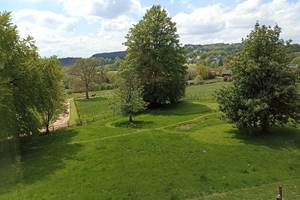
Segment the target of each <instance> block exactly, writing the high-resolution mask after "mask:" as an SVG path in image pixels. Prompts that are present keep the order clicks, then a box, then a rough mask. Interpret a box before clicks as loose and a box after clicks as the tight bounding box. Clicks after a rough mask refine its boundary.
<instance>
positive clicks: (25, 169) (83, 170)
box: [0, 82, 300, 200]
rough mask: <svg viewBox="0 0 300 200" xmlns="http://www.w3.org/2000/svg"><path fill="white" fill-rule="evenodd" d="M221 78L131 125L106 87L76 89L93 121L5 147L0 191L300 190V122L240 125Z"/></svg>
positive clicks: (43, 195)
mask: <svg viewBox="0 0 300 200" xmlns="http://www.w3.org/2000/svg"><path fill="white" fill-rule="evenodd" d="M224 84H225V83H223V82H220V83H214V84H207V85H200V86H191V87H189V88H187V91H186V97H185V98H184V100H183V101H182V102H181V103H179V104H177V105H172V106H165V107H163V108H160V109H155V110H151V111H146V112H144V113H142V114H140V115H138V116H136V117H135V118H134V120H135V121H136V125H135V126H132V125H129V124H128V123H127V117H122V116H116V115H113V114H112V112H111V111H110V109H109V101H108V100H107V99H108V96H109V93H108V92H106V93H103V94H101V93H100V94H99V95H97V96H98V97H97V98H93V99H91V100H82V99H78V98H77V108H78V111H79V113H80V117H81V119H82V120H85V121H87V122H88V124H86V125H84V126H81V127H75V128H70V129H66V130H62V131H58V132H56V133H54V134H52V135H48V136H44V137H36V138H33V139H31V140H28V139H27V140H24V141H22V146H21V147H20V149H18V148H17V147H18V145H16V149H17V150H13V151H11V152H15V153H11V154H5V155H4V152H5V151H2V154H3V155H2V158H3V159H2V160H1V166H0V175H1V176H0V199H1V200H2V199H3V200H4V199H5V200H6V199H25V200H26V199H28V200H29V199H30V200H35V199H36V200H40V199H47V200H48V199H55V200H57V199H64V200H68V199H70V200H71V199H72V200H73V199H104V200H108V199H111V200H112V199H132V200H133V199H149V200H154V199H155V200H156V199H162V200H164V199H166V200H176V199H193V200H217V199H222V200H241V199H243V200H253V199H257V200H258V199H261V200H265V199H275V194H276V189H277V187H278V185H283V188H284V195H285V198H284V199H285V200H298V199H300V130H298V129H292V128H285V129H273V130H272V134H269V135H264V136H260V137H256V138H254V137H250V136H241V135H240V134H237V130H236V129H235V128H233V127H232V126H231V125H230V124H228V123H226V122H224V121H222V120H220V113H219V112H218V110H217V108H218V106H217V104H216V102H215V98H214V95H213V94H214V91H215V90H216V89H218V88H220V87H222V86H224ZM229 84H230V83H229ZM75 98H76V97H75ZM72 110H74V109H72ZM93 121H94V122H93ZM0 152H1V151H0ZM18 152H19V153H18ZM15 154H17V156H16V157H15V156H13V155H15ZM8 160H9V162H8ZM4 161H5V162H4ZM3 163H6V164H3ZM7 177H10V178H7Z"/></svg>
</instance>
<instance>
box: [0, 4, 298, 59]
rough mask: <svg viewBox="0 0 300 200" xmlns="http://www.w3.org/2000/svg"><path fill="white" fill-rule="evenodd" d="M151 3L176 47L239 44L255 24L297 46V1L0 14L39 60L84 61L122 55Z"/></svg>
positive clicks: (17, 7) (23, 8) (44, 7)
mask: <svg viewBox="0 0 300 200" xmlns="http://www.w3.org/2000/svg"><path fill="white" fill-rule="evenodd" d="M154 4H155V5H157V4H160V5H161V6H162V7H163V8H164V9H166V10H167V11H168V13H169V15H170V16H171V17H172V20H173V21H174V22H176V24H177V30H178V33H179V36H180V40H181V43H182V44H209V43H218V42H224V43H235V42H240V41H241V40H242V38H245V37H246V36H247V34H248V33H249V32H250V31H251V29H252V28H253V26H254V24H255V23H256V21H259V22H260V23H261V24H266V25H270V26H274V25H276V24H278V25H279V26H280V27H281V28H282V38H283V39H285V40H288V39H292V40H293V41H294V42H295V43H300V0H227V1H225V0H213V1H208V0H160V1H159V0H0V11H10V12H12V18H13V23H15V24H16V25H17V26H18V31H19V34H20V35H21V37H26V36H27V35H31V36H33V37H34V39H35V41H36V45H37V47H38V49H39V52H40V54H41V55H42V56H51V55H57V56H58V57H89V56H91V55H93V54H94V53H100V52H111V51H120V50H125V49H126V47H125V46H124V45H123V43H124V42H125V36H126V34H127V32H128V30H129V28H130V27H132V26H133V24H136V23H137V22H138V21H139V20H140V19H141V18H142V16H143V15H144V14H145V12H146V10H147V9H149V8H150V7H151V6H152V5H154Z"/></svg>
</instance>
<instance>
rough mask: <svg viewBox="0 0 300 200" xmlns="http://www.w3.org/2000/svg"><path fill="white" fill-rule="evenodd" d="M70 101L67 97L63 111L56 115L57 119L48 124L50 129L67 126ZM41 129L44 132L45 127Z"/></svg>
mask: <svg viewBox="0 0 300 200" xmlns="http://www.w3.org/2000/svg"><path fill="white" fill-rule="evenodd" d="M70 102H71V99H68V100H67V102H66V103H65V111H64V112H63V113H61V114H60V115H59V116H58V118H57V120H56V121H55V122H54V123H52V124H51V125H50V126H49V129H50V131H55V130H59V129H62V128H67V127H69V118H70V105H71V103H70ZM41 131H42V132H45V128H43V129H42V130H41Z"/></svg>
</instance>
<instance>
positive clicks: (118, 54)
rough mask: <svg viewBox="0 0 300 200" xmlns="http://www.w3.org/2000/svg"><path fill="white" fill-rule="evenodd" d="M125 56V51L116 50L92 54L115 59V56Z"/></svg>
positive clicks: (96, 56)
mask: <svg viewBox="0 0 300 200" xmlns="http://www.w3.org/2000/svg"><path fill="white" fill-rule="evenodd" d="M124 57H125V51H116V52H109V53H96V54H94V55H92V58H109V59H113V60H115V59H116V58H120V59H123V58H124Z"/></svg>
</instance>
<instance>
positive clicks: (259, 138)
mask: <svg viewBox="0 0 300 200" xmlns="http://www.w3.org/2000/svg"><path fill="white" fill-rule="evenodd" d="M228 132H229V133H230V134H232V137H233V138H235V139H238V140H240V141H242V142H243V143H245V144H252V145H261V146H267V147H269V148H273V149H289V148H294V149H295V148H296V149H299V148H300V130H299V129H296V128H287V127H284V128H272V129H270V132H269V133H264V134H263V133H261V132H260V131H256V132H253V133H251V134H249V133H248V132H245V131H242V130H237V129H235V130H231V131H228Z"/></svg>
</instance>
